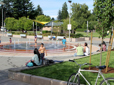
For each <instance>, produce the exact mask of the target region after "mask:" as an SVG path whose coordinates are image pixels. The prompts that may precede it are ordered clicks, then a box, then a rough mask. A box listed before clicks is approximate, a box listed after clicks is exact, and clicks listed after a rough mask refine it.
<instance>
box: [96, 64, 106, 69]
mask: <svg viewBox="0 0 114 85" xmlns="http://www.w3.org/2000/svg"><path fill="white" fill-rule="evenodd" d="M96 68H98V69H105V68H106V66H105V65H103V66H96Z"/></svg>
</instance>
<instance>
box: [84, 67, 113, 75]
mask: <svg viewBox="0 0 114 85" xmlns="http://www.w3.org/2000/svg"><path fill="white" fill-rule="evenodd" d="M85 69H86V70H89V68H85ZM90 70H99V69H98V68H96V67H91V69H90ZM105 71H106V68H105V69H102V73H105V74H107V73H114V68H111V67H108V71H107V73H106V72H105Z"/></svg>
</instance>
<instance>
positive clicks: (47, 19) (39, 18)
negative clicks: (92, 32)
mask: <svg viewBox="0 0 114 85" xmlns="http://www.w3.org/2000/svg"><path fill="white" fill-rule="evenodd" d="M36 20H37V21H40V22H50V21H51V18H50V16H46V15H40V16H37V17H36ZM37 26H38V27H39V29H41V28H42V27H43V25H42V24H39V23H38V24H37Z"/></svg>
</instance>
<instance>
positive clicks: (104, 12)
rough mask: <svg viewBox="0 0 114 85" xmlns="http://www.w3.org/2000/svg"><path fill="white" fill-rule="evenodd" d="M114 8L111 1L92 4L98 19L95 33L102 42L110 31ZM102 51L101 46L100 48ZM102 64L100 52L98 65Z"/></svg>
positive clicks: (96, 0) (101, 0) (98, 1)
mask: <svg viewBox="0 0 114 85" xmlns="http://www.w3.org/2000/svg"><path fill="white" fill-rule="evenodd" d="M113 10H114V6H113V0H95V2H94V13H95V15H96V17H97V19H98V24H97V29H96V31H97V32H98V33H99V34H100V36H101V37H102V42H103V39H104V38H105V36H106V35H107V31H108V30H110V29H109V28H110V26H111V22H112V21H113V20H114V13H113ZM101 49H102V46H101ZM101 62H102V51H101V56H100V65H101Z"/></svg>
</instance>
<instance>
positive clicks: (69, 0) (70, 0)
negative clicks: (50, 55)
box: [68, 0, 72, 42]
mask: <svg viewBox="0 0 114 85" xmlns="http://www.w3.org/2000/svg"><path fill="white" fill-rule="evenodd" d="M68 2H69V3H70V6H71V2H72V0H68ZM70 18H71V8H69V26H68V30H69V42H70V30H71V29H69V28H71V24H70Z"/></svg>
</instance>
